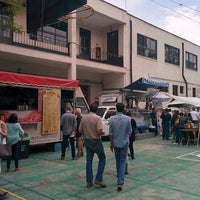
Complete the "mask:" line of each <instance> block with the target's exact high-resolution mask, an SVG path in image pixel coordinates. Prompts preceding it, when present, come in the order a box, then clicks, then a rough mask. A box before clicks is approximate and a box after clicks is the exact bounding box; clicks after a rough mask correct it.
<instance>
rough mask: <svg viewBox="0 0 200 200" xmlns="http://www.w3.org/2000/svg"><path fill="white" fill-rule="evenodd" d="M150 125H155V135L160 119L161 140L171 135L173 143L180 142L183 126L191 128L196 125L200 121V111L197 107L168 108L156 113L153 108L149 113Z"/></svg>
mask: <svg viewBox="0 0 200 200" xmlns="http://www.w3.org/2000/svg"><path fill="white" fill-rule="evenodd" d="M150 117H151V121H152V125H153V126H154V127H155V132H156V135H157V133H158V127H159V125H158V124H159V121H161V123H160V125H161V129H162V131H161V134H162V139H163V140H169V137H172V139H173V142H174V144H180V143H181V141H182V140H183V139H184V137H185V133H184V132H183V131H182V130H183V129H184V128H185V127H189V128H193V127H196V126H198V124H199V122H200V112H199V109H198V108H197V109H196V108H194V107H193V108H192V109H191V111H190V110H183V111H180V110H178V109H177V110H174V111H171V109H170V108H166V109H164V110H163V111H162V112H161V113H159V114H158V113H157V112H156V111H155V110H154V109H153V110H152V112H151V114H150Z"/></svg>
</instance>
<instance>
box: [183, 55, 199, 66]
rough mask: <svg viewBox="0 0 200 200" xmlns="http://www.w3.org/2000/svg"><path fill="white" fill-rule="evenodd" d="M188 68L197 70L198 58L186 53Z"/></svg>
mask: <svg viewBox="0 0 200 200" xmlns="http://www.w3.org/2000/svg"><path fill="white" fill-rule="evenodd" d="M185 56H186V67H187V68H189V69H193V70H197V56H196V55H194V54H191V53H189V52H186V55H185Z"/></svg>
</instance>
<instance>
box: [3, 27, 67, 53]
mask: <svg viewBox="0 0 200 200" xmlns="http://www.w3.org/2000/svg"><path fill="white" fill-rule="evenodd" d="M0 43H5V44H10V45H15V46H22V47H25V48H31V49H37V50H41V51H47V52H53V53H58V54H64V55H69V48H68V43H66V42H65V41H61V40H55V39H53V38H50V37H41V36H33V35H29V34H25V33H20V34H19V33H11V32H8V31H7V32H5V31H4V32H2V33H1V32H0Z"/></svg>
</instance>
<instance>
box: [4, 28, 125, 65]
mask: <svg viewBox="0 0 200 200" xmlns="http://www.w3.org/2000/svg"><path fill="white" fill-rule="evenodd" d="M0 43H5V44H10V45H15V46H21V47H24V48H31V49H37V50H40V51H46V52H52V53H57V54H62V55H67V56H70V44H69V43H66V42H65V41H62V40H55V39H53V38H50V37H41V36H34V35H29V34H25V33H20V34H18V33H11V32H9V31H1V30H0ZM77 57H78V58H81V59H87V60H90V61H95V62H101V63H106V64H111V65H115V66H119V67H123V56H119V55H115V54H112V53H109V52H106V51H102V50H101V49H100V48H96V49H90V48H83V47H81V46H80V45H77Z"/></svg>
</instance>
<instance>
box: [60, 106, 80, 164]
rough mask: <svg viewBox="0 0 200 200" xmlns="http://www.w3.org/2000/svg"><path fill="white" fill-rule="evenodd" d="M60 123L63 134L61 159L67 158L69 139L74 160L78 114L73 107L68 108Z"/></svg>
mask: <svg viewBox="0 0 200 200" xmlns="http://www.w3.org/2000/svg"><path fill="white" fill-rule="evenodd" d="M60 125H61V130H62V134H63V138H62V152H61V160H64V159H65V151H66V147H68V146H69V141H70V145H71V155H72V159H73V160H74V159H75V157H76V154H75V141H74V137H75V133H76V132H75V131H76V128H77V121H76V116H75V115H74V114H73V113H72V109H71V107H67V108H66V113H64V114H63V115H62V117H61V120H60Z"/></svg>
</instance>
